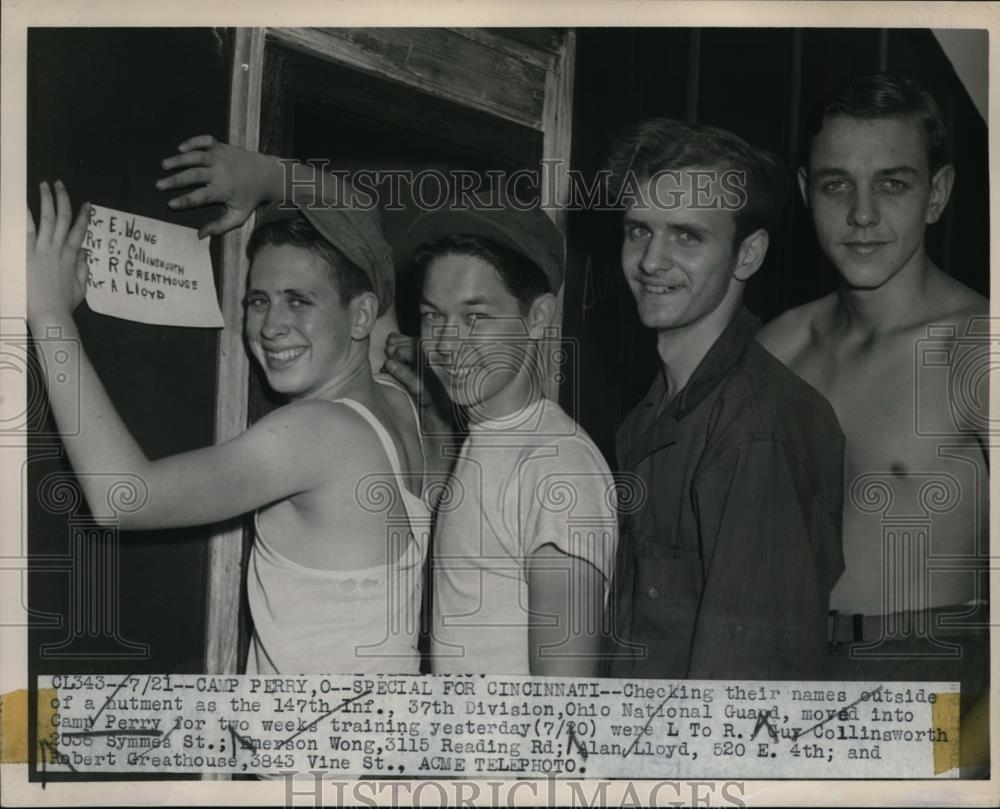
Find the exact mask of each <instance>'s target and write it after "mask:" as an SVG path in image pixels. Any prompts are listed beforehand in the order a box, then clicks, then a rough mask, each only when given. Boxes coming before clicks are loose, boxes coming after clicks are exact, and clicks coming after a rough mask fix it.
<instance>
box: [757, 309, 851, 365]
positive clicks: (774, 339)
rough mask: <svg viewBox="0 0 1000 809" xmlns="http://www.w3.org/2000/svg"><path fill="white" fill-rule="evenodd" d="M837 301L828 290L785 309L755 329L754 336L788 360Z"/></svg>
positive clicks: (807, 341)
mask: <svg viewBox="0 0 1000 809" xmlns="http://www.w3.org/2000/svg"><path fill="white" fill-rule="evenodd" d="M835 303H836V294H830V295H827V296H826V297H823V298H818V299H817V300H815V301H810V302H809V303H807V304H804V305H802V306H796V307H795V308H793V309H789V310H788V311H787V312H784V313H782V314H780V315H778V317H776V318H775V319H774V320H772V321H771V322H770V323H768V324H767V325H766V326H764V327H763V328H762V329H761V330H760V331H759V332H758V333H757V340H758V342H760V344H761V345H762V346H764V348H766V349H767V350H768V351H769V352H771V354H773V355H774V356H775V357H777V358H778V359H779V360H781V361H782V362H784V363H786V364H788V363H789V362H790V361H791V360H792V359H793V358H794V357H795V356H797V355H798V354H799V353H800V352H801V351H802V350H803V349H804V348H805V347H806V346H807V345H808V344H809V341H810V336H811V335H812V334H814V333H815V332H817V331H822V329H823V323H824V322H825V321H826V320H827V319H828V318H829V317H830V315H831V313H832V310H833V307H834V305H835Z"/></svg>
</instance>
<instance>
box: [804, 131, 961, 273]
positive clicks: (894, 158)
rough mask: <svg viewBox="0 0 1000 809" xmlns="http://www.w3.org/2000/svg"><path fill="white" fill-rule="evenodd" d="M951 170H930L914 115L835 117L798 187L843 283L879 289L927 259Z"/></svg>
mask: <svg viewBox="0 0 1000 809" xmlns="http://www.w3.org/2000/svg"><path fill="white" fill-rule="evenodd" d="M952 176H953V174H952V169H951V167H950V166H944V167H942V168H941V169H939V170H938V171H937V172H936V173H935V174H934V176H933V177H932V176H931V174H930V166H929V164H928V158H927V151H926V148H925V145H924V141H923V135H922V132H921V128H920V125H919V123H918V121H917V120H916V119H915V118H914V117H895V118H876V119H871V120H868V119H858V118H848V117H843V116H839V117H832V118H828V119H827V120H826V121H825V123H824V124H823V128H822V130H821V131H820V132H819V134H818V135H816V137H815V139H814V140H813V144H812V149H811V151H810V154H809V166H808V171H806V170H805V169H804V168H803V169H800V170H799V186H800V189H801V191H802V197H803V200H804V201H805V203H806V205H807V206H808V207H809V208H810V209H811V211H812V215H813V222H814V223H815V225H816V234H817V237H818V238H819V242H820V245H821V247H822V248H823V252H824V253H826V255H827V256H828V257H829V259H830V260H831V261H832V262H833V264H834V265H835V266H836V268H837V270H838V272H839V273H840V276H841V278H842V279H843V282H844V283H845V284H846V285H847V286H848V287H851V288H854V289H877V288H880V287H882V286H883V285H885V284H886V283H887V282H888V281H890V280H891V279H892V278H894V277H896V276H897V275H900V274H902V275H905V276H914V275H916V274H917V273H919V272H921V271H922V270H923V268H924V267H925V266H926V260H927V257H926V254H925V252H924V230H925V228H926V226H927V225H928V224H931V223H933V222H936V221H937V220H938V218H939V217H940V216H941V213H942V211H943V210H944V207H945V205H946V204H947V201H948V195H949V193H950V190H951V182H952Z"/></svg>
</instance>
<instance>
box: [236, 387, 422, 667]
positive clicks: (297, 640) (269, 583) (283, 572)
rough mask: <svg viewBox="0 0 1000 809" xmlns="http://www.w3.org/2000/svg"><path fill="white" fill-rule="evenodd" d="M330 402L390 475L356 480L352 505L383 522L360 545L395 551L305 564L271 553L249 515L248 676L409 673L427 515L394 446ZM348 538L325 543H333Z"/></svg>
mask: <svg viewBox="0 0 1000 809" xmlns="http://www.w3.org/2000/svg"><path fill="white" fill-rule="evenodd" d="M378 381H379V382H381V383H382V384H391V383H388V382H385V381H383V380H378ZM336 403H339V404H342V405H345V406H347V407H349V408H351V409H352V410H354V411H355V412H356V413H358V415H360V416H361V417H362V418H364V419H365V421H367V422H368V424H369V425H370V426H371V427H372V429H373V430H374V431H375V433H376V434H377V435H378V438H379V441H380V442H381V444H382V447H383V449H384V451H385V454H386V456H387V458H388V459H389V463H390V465H391V467H392V472H393V476H392V478H393V479H392V480H390V479H389V476H388V475H384V474H382V475H370V476H367V478H362V479H361V480H360V481H359V487H358V496H359V501H360V502H361V504H362V507H364V508H366V509H367V510H369V511H372V512H374V513H382V514H384V516H385V523H384V524H385V532H384V533H383V535H381V536H377V537H365V538H363V539H362V540H361V541H364V542H366V543H367V542H385V543H387V547H402V548H403V551H402V553H401V554H400V556H399V558H398V559H396V560H395V561H393V562H391V563H388V564H383V565H377V566H375V567H370V568H365V569H361V570H322V569H316V568H311V567H306V566H304V565H300V564H298V563H297V562H293V561H292V560H291V559H289V558H287V557H286V556H283V555H282V554H280V553H279V552H278V551H276V550H275V549H274V547H273V546H272V545H271V544H270V543H269V542H268V540H267V537H265V536H264V534H263V533H262V532H261V530H260V525H259V523H258V521H257V515H254V527H255V534H256V536H255V539H254V544H253V550H252V552H251V555H250V564H249V570H248V574H247V597H248V600H249V603H250V612H251V615H252V617H253V622H254V634H253V639H252V641H251V646H250V655H249V659H248V660H247V673H248V674H337V673H341V674H367V673H376V672H382V673H389V674H417V673H419V665H420V656H419V653H418V651H417V639H418V636H419V633H420V607H421V599H422V593H423V567H424V559H425V557H426V554H427V547H428V543H429V539H430V521H431V518H430V510H429V509H428V508H427V505H426V504H425V503H424V501H423V500H422V499H421V498H420V497H418V496H416V495H414V494H413V493H411V492H410V491H408V490H407V488H406V486H405V485H404V478H403V473H402V467H401V465H400V461H399V455H398V453H397V452H396V447H395V445H394V444H393V442H392V439H391V437H390V436H389V433H388V431H387V430H386V429H385V427H384V426H383V425H382V423H381V422H380V421H379V420H378V419H377V418H376V417H375V415H374V414H373V413H372V412H371V411H370V410H369V409H368V408H367V407H365V406H364V405H363V404H361V403H360V402H357V401H355V400H353V399H338V400H336ZM411 406H412V402H411ZM414 417H415V418H416V411H415V410H414ZM418 425H419V421H418ZM356 541H359V540H358V538H357V537H343V536H337V535H333V536H331V537H330V542H331V544H334V545H340V544H342V543H343V544H346V543H349V542H356Z"/></svg>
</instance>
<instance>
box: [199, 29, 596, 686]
mask: <svg viewBox="0 0 1000 809" xmlns="http://www.w3.org/2000/svg"><path fill="white" fill-rule="evenodd" d="M374 30H377V29H374ZM441 30H442V35H447V36H452V35H455V34H457V35H459V36H460V37H462V38H463V39H465V40H468V41H469V42H470V43H472V44H471V45H470V47H482V48H488V49H491V50H493V51H495V52H497V53H499V54H501V55H503V56H504V57H505V58H512V59H521V60H524V61H525V62H526V63H529V64H530V65H531V66H532V67H534V68H537V69H539V70H541V71H543V72H544V96H543V98H542V101H541V104H540V107H539V108H538V110H537V111H535V112H532V111H530V110H529V111H527V112H526V111H525V110H524V109H523V108H517V109H515V108H513V107H507V106H505V105H504V103H503V99H502V98H500V99H497V98H492V99H485V100H484V99H482V98H480V97H479V96H478V94H475V93H468V92H461V91H460V89H459V90H456V89H455V88H452V87H449V84H448V82H447V81H437V82H434V81H431V80H429V79H428V78H427V76H426V75H424V76H422V75H419V74H418V73H417V72H411V71H409V70H407V69H405V67H403V66H399V65H393V64H392V63H391V62H388V61H387V60H386V59H385V58H383V57H382V55H380V54H379V53H378V52H377V49H376V50H373V49H371V48H367V47H362V46H361V45H359V43H358V42H357V41H355V39H354V38H352V37H351V36H345V35H344V34H345V31H341V30H337V29H315V28H268V29H262V28H238V29H236V31H235V37H234V49H233V66H232V78H231V85H230V87H231V89H230V105H229V109H230V112H229V131H228V139H229V143H231V144H233V145H234V146H239V147H241V148H243V149H249V150H253V151H256V150H257V149H258V148H259V144H260V123H261V98H262V94H263V67H264V52H265V47H266V44H267V41H268V40H271V41H273V42H276V43H279V44H281V45H285V46H288V47H291V48H294V49H296V50H298V51H301V52H304V53H307V54H309V55H311V56H316V57H318V58H320V59H324V60H327V61H332V62H336V63H338V64H341V65H345V66H348V67H352V68H355V69H358V70H361V71H364V72H368V73H372V74H375V75H379V76H383V77H387V78H390V79H392V80H393V81H396V82H401V83H403V84H405V85H407V86H410V87H412V88H413V89H417V90H420V91H421V92H425V93H430V94H432V95H435V96H438V97H440V98H443V99H445V100H448V101H451V102H454V103H458V104H462V105H464V106H469V107H473V108H476V109H480V110H482V111H485V112H488V113H490V114H493V115H498V116H500V117H503V118H506V119H508V120H512V121H515V122H516V123H519V124H522V125H527V126H530V127H533V128H535V129H538V130H539V131H541V133H542V160H543V163H542V166H543V171H544V170H551V168H552V167H556V168H555V170H556V171H557V175H556V177H555V179H554V180H552V181H551V185H548V186H546V185H544V184H543V187H550V188H555V189H556V190H557V194H558V195H559V197H558V198H559V199H565V198H566V194H567V191H568V183H569V176H568V173H567V169H568V167H569V159H570V147H571V122H572V113H573V74H574V67H575V55H576V32H575V31H573V30H572V29H569V30H567V31H566V32H565V34H564V36H563V38H562V44H561V46H556V47H553V46H552V45H551V44H550V43H548V42H546V41H543V40H545V38H544V37H543V36H532V34H533V32H531V31H528V32H525V33H524V34H522V35H521V36H520V37H518V36H508V35H507V34H506V33H498V32H497V31H495V30H490V29H441ZM376 38H377V37H376ZM542 181H543V183H544V182H546V178H545V177H544V176H543V177H542ZM546 212H547V213H548V214H549V216H550V217H551V218H552V219H553V221H554V222H555V224H556V226H557V227H558V228H559V229H560V231H561V232H562V233H563V237H564V239H565V233H566V219H565V211H564V210H562V208H561V207H559V208H555V209H552V208H550V209H548V210H547V211H546ZM252 229H253V222H252V219H251V221H248V222H247V223H246V224H244V225H243V226H242V227H241V228H239V229H238V230H234V231H231V232H230V233H227V234H226V235H225V236H223V237H222V266H221V273H220V276H221V281H220V296H221V307H222V314H223V318H224V321H225V326H224V327H223V330H222V333H221V334H220V336H219V348H218V365H217V370H216V391H217V394H216V412H215V440H216V443H219V442H222V441H226V440H228V439H230V438H232V437H234V436H236V435H238V434H239V433H241V432H243V431H244V430H245V429H246V427H247V413H248V403H249V375H250V366H249V360H248V358H247V356H246V352H245V350H244V347H243V336H242V318H243V307H242V298H243V291H244V288H245V285H246V272H247V261H246V258H245V251H246V245H247V241H248V239H249V237H250V233H251V231H252ZM562 303H563V292H562V290H560V292H559V295H558V299H557V311H556V314H555V316H554V323H555V325H557V326H561V324H562ZM550 385H551V386H552V387H551V388H550V390H549V391H548V395H549V396H550V398H553V399H555V398H557V396H558V390H557V386H556V385H555V383H554V382H550ZM208 565H209V571H208V573H209V575H208V593H207V604H206V618H205V624H206V626H205V630H206V631H205V670H206V672H207V673H209V674H232V673H236V671H237V670H238V667H239V660H238V659H237V651H238V647H239V611H240V599H241V596H240V583H241V580H242V573H243V570H242V568H243V526H242V524H241V523H236V522H233V523H227V524H226V525H225V526H223V527H220V528H219V529H218V530H217V531H215V532H214V533H213V534H212V537H211V539H210V545H209V562H208Z"/></svg>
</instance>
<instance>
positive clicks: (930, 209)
mask: <svg viewBox="0 0 1000 809" xmlns="http://www.w3.org/2000/svg"><path fill="white" fill-rule="evenodd" d="M954 184H955V167H954V166H951V165H945V166H941V168H939V169H938V170H937V171H936V172H935V173H934V176H933V177H931V198H930V201H929V202H928V203H927V216H926V218H925V219H924V221H925V222H926V223H927V224H928V225H933V224H934V223H935V222H937V221H938V219H940V218H941V214H943V213H944V209H945V206H946V205H947V204H948V198H949V197H950V196H951V188H952V186H953V185H954Z"/></svg>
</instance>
